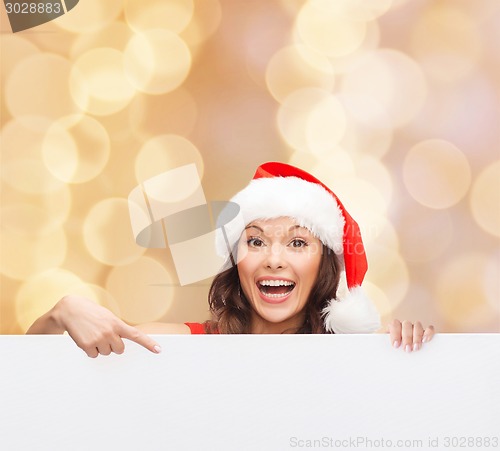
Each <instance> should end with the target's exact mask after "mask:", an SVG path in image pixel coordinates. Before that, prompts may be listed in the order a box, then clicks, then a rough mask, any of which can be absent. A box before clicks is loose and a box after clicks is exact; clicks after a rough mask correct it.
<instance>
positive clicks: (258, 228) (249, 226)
mask: <svg viewBox="0 0 500 451" xmlns="http://www.w3.org/2000/svg"><path fill="white" fill-rule="evenodd" d="M252 227H253V228H254V229H257V230H260V231H261V232H262V233H264V230H262V229H261V228H260V227H259V226H256V225H253V224H250V225H247V226H246V227H245V230H247V229H251V228H252Z"/></svg>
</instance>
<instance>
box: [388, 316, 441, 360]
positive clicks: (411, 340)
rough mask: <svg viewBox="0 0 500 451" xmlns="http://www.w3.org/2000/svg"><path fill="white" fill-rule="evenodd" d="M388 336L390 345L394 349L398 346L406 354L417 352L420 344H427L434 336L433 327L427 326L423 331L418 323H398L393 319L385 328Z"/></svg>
mask: <svg viewBox="0 0 500 451" xmlns="http://www.w3.org/2000/svg"><path fill="white" fill-rule="evenodd" d="M387 332H388V333H389V334H390V339H391V343H392V345H393V346H394V347H395V348H399V347H400V346H402V347H403V349H404V350H405V351H406V352H412V351H418V350H419V349H420V348H421V347H422V343H427V342H428V341H431V340H432V337H433V336H434V326H428V327H427V328H425V329H424V327H423V326H422V323H421V322H420V321H416V322H415V324H414V323H412V322H411V321H403V322H401V321H399V320H397V319H394V320H393V321H392V322H391V323H390V324H389V326H388V327H387Z"/></svg>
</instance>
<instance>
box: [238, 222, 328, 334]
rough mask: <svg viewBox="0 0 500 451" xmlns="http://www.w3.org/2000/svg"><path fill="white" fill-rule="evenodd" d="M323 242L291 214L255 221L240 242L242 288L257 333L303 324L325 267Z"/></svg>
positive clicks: (239, 271) (253, 328)
mask: <svg viewBox="0 0 500 451" xmlns="http://www.w3.org/2000/svg"><path fill="white" fill-rule="evenodd" d="M322 248H323V246H322V243H321V241H320V240H319V239H317V238H315V237H314V236H313V235H312V234H311V233H310V232H309V230H308V229H306V228H304V227H300V226H298V225H297V223H296V222H295V221H294V220H293V219H291V218H287V217H282V218H276V219H268V220H257V221H254V222H251V223H250V224H248V226H247V227H246V229H245V231H244V232H243V234H242V236H241V239H240V241H239V243H238V254H239V255H244V257H243V258H242V260H241V261H240V262H239V263H238V274H239V278H240V283H241V288H242V290H243V292H244V294H245V296H246V298H247V299H248V301H249V302H250V305H251V306H252V324H251V332H252V333H281V332H283V331H284V330H286V329H288V328H290V327H299V326H300V325H301V324H302V322H303V319H304V307H305V305H306V303H307V300H308V299H309V294H310V293H311V289H312V287H313V285H314V284H315V282H316V278H317V275H318V271H319V266H320V261H321V252H322Z"/></svg>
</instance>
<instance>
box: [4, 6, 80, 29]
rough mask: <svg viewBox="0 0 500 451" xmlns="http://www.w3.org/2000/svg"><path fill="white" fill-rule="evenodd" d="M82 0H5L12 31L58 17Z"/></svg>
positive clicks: (34, 25) (31, 26)
mask: <svg viewBox="0 0 500 451" xmlns="http://www.w3.org/2000/svg"><path fill="white" fill-rule="evenodd" d="M79 1H80V0H4V3H5V10H6V11H7V16H8V17H9V22H10V26H11V28H12V32H13V33H16V32H18V31H22V30H27V29H28V28H33V27H36V26H38V25H41V24H43V23H46V22H50V21H51V20H54V19H56V18H57V17H59V16H62V15H63V14H66V13H67V12H68V11H70V10H71V9H73V8H74V7H75V6H76V5H77V4H78V2H79Z"/></svg>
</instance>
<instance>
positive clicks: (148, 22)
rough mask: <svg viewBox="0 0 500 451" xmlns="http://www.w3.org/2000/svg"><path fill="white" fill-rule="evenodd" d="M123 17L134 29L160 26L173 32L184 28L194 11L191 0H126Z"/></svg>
mask: <svg viewBox="0 0 500 451" xmlns="http://www.w3.org/2000/svg"><path fill="white" fill-rule="evenodd" d="M124 12H125V19H126V21H127V24H128V25H129V26H130V28H132V29H133V30H134V31H144V30H150V29H153V28H162V29H165V30H170V31H172V32H174V33H180V32H181V31H182V30H184V29H185V28H186V27H187V25H188V24H189V22H190V21H191V18H192V17H193V12H194V3H193V0H169V1H168V2H166V1H164V0H148V1H147V2H144V0H128V1H127V2H125V5H124Z"/></svg>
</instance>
